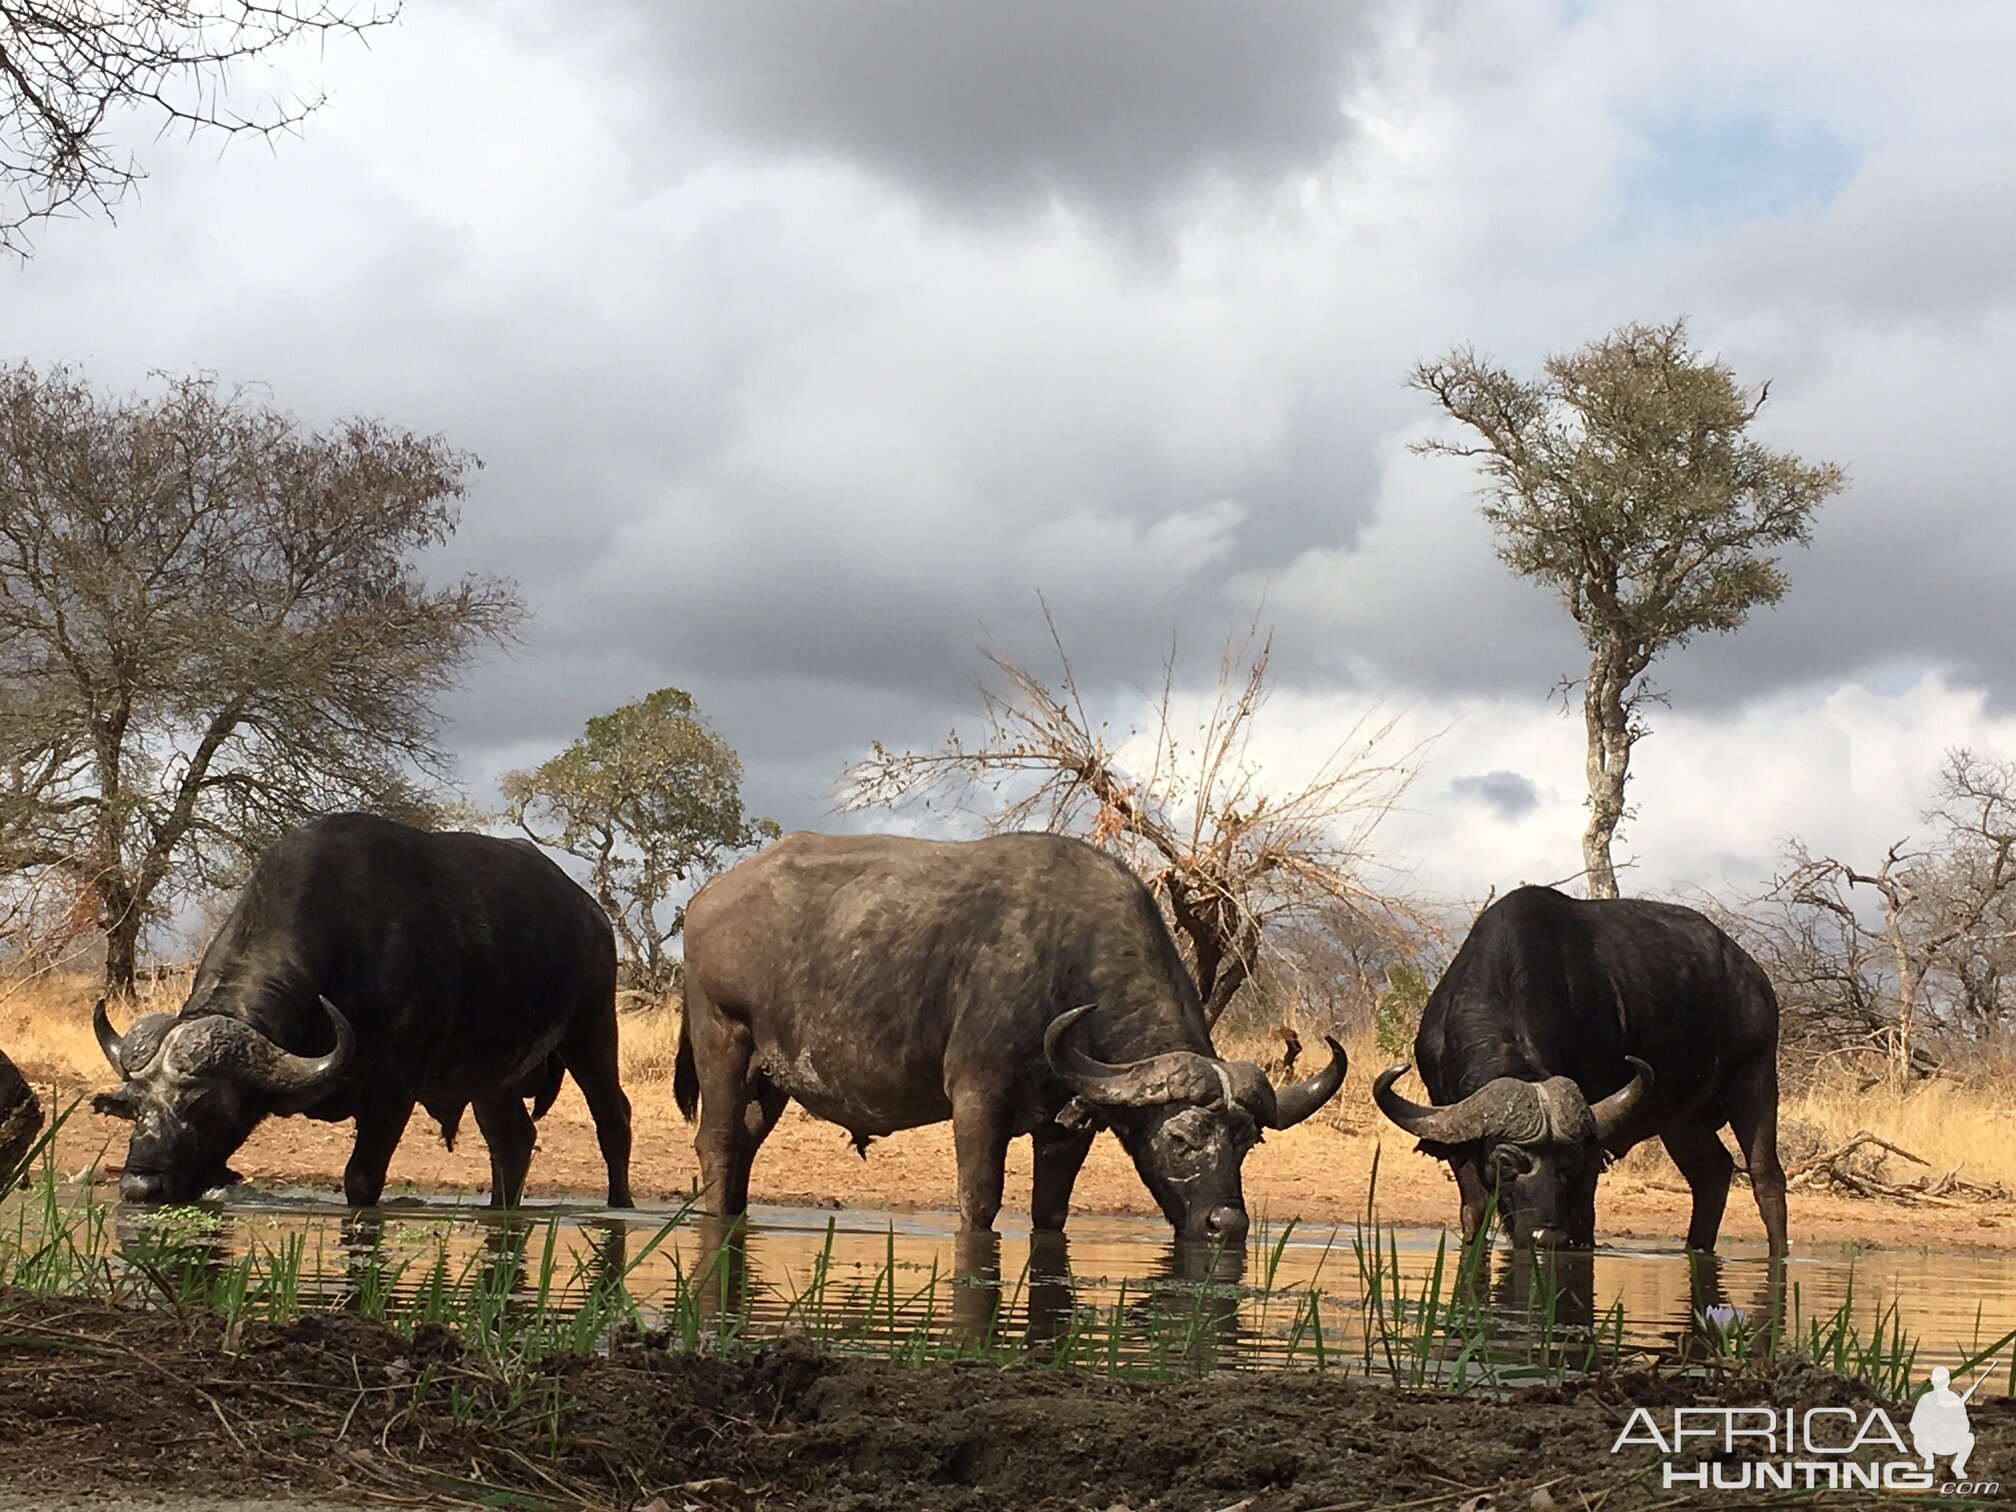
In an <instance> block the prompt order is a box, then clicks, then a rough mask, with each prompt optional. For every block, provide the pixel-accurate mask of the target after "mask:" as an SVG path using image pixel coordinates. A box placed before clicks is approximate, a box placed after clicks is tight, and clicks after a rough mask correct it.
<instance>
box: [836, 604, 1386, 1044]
mask: <svg viewBox="0 0 2016 1512" xmlns="http://www.w3.org/2000/svg"><path fill="white" fill-rule="evenodd" d="M1051 641H1052V644H1053V646H1054V647H1055V649H1056V652H1057V659H1058V663H1059V666H1060V669H1061V671H1060V677H1059V680H1058V683H1057V685H1056V686H1055V687H1052V686H1051V685H1050V684H1049V683H1047V682H1045V681H1044V680H1043V679H1042V678H1041V677H1039V676H1037V675H1036V674H1035V673H1034V672H1032V671H1030V670H1029V669H1027V668H1026V667H1024V666H1022V665H1021V664H1020V663H1018V662H1015V661H1013V660H1011V659H1010V658H1009V657H1008V656H1006V655H1005V654H1003V653H1002V652H1000V651H998V650H989V651H987V652H986V655H987V658H988V660H989V662H990V663H992V665H993V667H994V670H995V673H996V674H997V676H998V679H999V681H998V682H997V683H993V684H990V683H988V682H985V681H983V682H981V683H979V684H978V685H977V687H978V692H979V695H980V701H981V708H982V729H981V732H980V734H979V736H978V738H977V739H974V740H972V741H967V740H965V739H962V738H961V737H960V735H959V734H958V732H957V731H956V730H955V731H954V732H953V733H952V734H951V735H950V736H949V737H948V738H947V740H946V742H945V744H944V745H943V746H941V747H939V748H938V749H936V750H931V751H891V750H888V749H886V748H885V747H883V745H882V744H881V743H880V742H879V741H878V742H877V743H876V744H875V745H874V747H873V749H872V753H871V754H870V755H869V756H868V757H867V758H866V759H865V760H862V761H859V762H857V763H855V764H854V765H853V766H851V767H849V768H848V769H847V771H846V772H845V774H844V775H843V776H842V778H841V796H840V802H841V806H842V807H843V808H845V809H850V810H860V809H866V808H871V807H877V806H901V805H905V804H909V803H925V804H929V803H933V802H938V801H941V800H950V801H951V802H952V803H954V804H956V805H958V806H960V807H962V808H970V807H972V806H974V805H975V804H976V803H977V804H978V805H980V806H981V807H983V808H984V810H985V812H984V814H983V818H984V821H985V823H986V825H987V827H988V828H989V829H990V830H994V831H1001V830H1013V829H1025V828H1029V827H1031V826H1037V827H1042V828H1045V829H1049V830H1053V831H1058V832H1062V833H1071V834H1078V835H1081V836H1083V837H1084V838H1086V839H1088V840H1091V841H1093V842H1094V843H1095V844H1098V845H1102V846H1104V847H1106V848H1107V849H1109V850H1112V851H1114V852H1115V853H1116V854H1118V855H1119V856H1120V857H1121V858H1122V859H1123V860H1125V861H1126V862H1127V863H1128V865H1129V866H1131V867H1132V868H1133V869H1134V871H1135V872H1137V873H1138V874H1139V875H1140V876H1141V877H1142V878H1143V879H1144V880H1146V881H1147V882H1148V883H1149V885H1150V886H1151V887H1152V888H1154V890H1155V892H1156V894H1157V896H1158V898H1159V900H1160V902H1161V903H1162V906H1163V908H1164V911H1165V913H1166V915H1167V916H1168V919H1169V921H1170V923H1171V925H1172V926H1173V929H1174V933H1175V936H1176V939H1177V942H1178V944H1179V946H1180V947H1181V948H1182V951H1183V954H1184V958H1185V964H1186V965H1187V966H1188V967H1189V968H1190V971H1191V974H1192V976H1193V977H1194V979H1195V981H1196V983H1197V990H1198V995H1199V996H1200V997H1201V998H1202V999H1203V1002H1204V1015H1205V1019H1206V1022H1207V1023H1209V1024H1213V1025H1215V1024H1216V1023H1217V1022H1218V1019H1219V1017H1220V1016H1221V1015H1222V1014H1223V1013H1224V1012H1225V1010H1226V1008H1227V1007H1228V1006H1229V1005H1230V1004H1231V1002H1232V1000H1233V997H1234V995H1235V994H1236V993H1237V992H1238V991H1239V989H1240V988H1241V987H1242V986H1243V985H1244V984H1245V983H1246V982H1247V981H1248V980H1249V979H1250V978H1251V977H1252V976H1253V974H1254V972H1255V971H1256V970H1257V969H1258V967H1259V964H1260V960H1261V947H1262V941H1263V937H1264V936H1265V935H1266V932H1267V930H1268V929H1269V927H1270V926H1272V925H1274V924H1276V923H1278V922H1281V921H1284V920H1287V919H1291V918H1294V917H1297V916H1306V915H1308V914H1310V913H1312V912H1313V911H1315V910H1316V909H1318V908H1320V907H1321V906H1323V905H1326V904H1329V905H1336V906H1341V907H1342V908H1344V909H1346V910H1348V911H1349V912H1350V913H1351V914H1352V916H1353V917H1355V918H1357V919H1359V920H1360V921H1362V922H1363V923H1365V924H1366V925H1368V926H1371V927H1375V928H1380V929H1384V930H1387V931H1389V932H1391V933H1396V934H1397V933H1399V932H1400V931H1401V930H1402V929H1403V928H1404V927H1405V926H1406V925H1407V924H1409V923H1411V922H1412V920H1411V915H1410V911H1409V909H1408V907H1407V905H1406V903H1405V902H1404V900H1402V899H1399V898H1398V897H1396V896H1394V895H1392V894H1390V893H1387V892H1382V891H1380V890H1379V889H1377V888H1375V887H1373V886H1372V885H1370V883H1369V882H1368V880H1367V873H1368V871H1369V869H1370V866H1371V858H1370V842H1371V839H1372V834H1373V831H1374V830H1375V829H1377V827H1378V825H1379V823H1380V821H1381V820H1382V819H1384V818H1385V816H1386V815H1387V813H1389V812H1390V811H1391V810H1392V808H1393V806H1394V804H1396V803H1397V802H1398V801H1399V799H1400V797H1401V795H1402V794H1403V793H1404V792H1405V791H1406V789H1407V787H1408V785H1409V784H1410V783H1411V782H1412V781H1413V779H1414V776H1415V774H1416V772H1417V771H1418V770H1419V751H1418V749H1416V750H1407V751H1402V752H1396V753H1393V754H1390V755H1389V754H1387V750H1388V748H1389V747H1390V745H1391V737H1392V734H1393V724H1392V723H1391V722H1390V721H1389V722H1386V723H1378V722H1373V721H1361V722H1360V723H1359V724H1358V725H1357V726H1355V727H1354V728H1353V729H1352V730H1351V732H1350V733H1349V734H1348V735H1347V736H1346V737H1345V739H1344V741H1343V742H1342V743H1341V744H1340V745H1339V746H1338V747H1337V748H1336V749H1335V750H1334V751H1333V752H1332V754H1331V756H1330V757H1329V759H1328V760H1326V761H1325V762H1324V763H1323V765H1322V766H1321V767H1320V768H1319V769H1318V771H1317V772H1316V774H1315V776H1314V777H1312V778H1311V779H1310V780H1309V781H1308V782H1307V783H1305V784H1304V785H1303V786H1302V787H1300V788H1298V789H1296V790H1294V791H1292V792H1289V793H1285V794H1278V793H1269V792H1267V791H1265V790H1264V789H1263V788H1262V786H1261V782H1260V772H1259V767H1258V765H1257V763H1256V762H1255V761H1254V760H1253V758H1252V753H1251V743H1252V739H1253V735H1254V729H1255V723H1256V721H1257V720H1258V718H1259V715H1260V712H1261V710H1262V708H1263V707H1264V705H1265V703H1266V697H1267V658H1268V653H1269V649H1270V647H1269V644H1268V642H1267V641H1265V640H1262V641H1261V642H1260V644H1259V645H1258V647H1257V648H1256V647H1255V646H1254V644H1253V641H1254V637H1253V635H1252V634H1251V633H1250V632H1249V634H1248V635H1247V636H1246V638H1245V639H1243V640H1236V641H1234V642H1232V643H1230V644H1228V645H1227V647H1226V651H1225V655H1224V658H1223V660H1222V662H1221V664H1220V675H1219V681H1218V688H1217V695H1216V698H1215V700H1214V701H1213V703H1212V705H1211V707H1210V708H1209V710H1208V712H1206V713H1205V715H1204V716H1203V718H1202V720H1201V721H1200V722H1199V723H1198V724H1196V725H1194V726H1193V725H1191V724H1190V723H1189V722H1188V721H1186V720H1184V719H1183V718H1182V717H1181V715H1180V714H1179V712H1178V710H1177V707H1176V698H1175V693H1176V690H1175V662H1174V659H1173V657H1172V658H1171V660H1170V661H1169V662H1168V663H1167V664H1166V665H1165V667H1164V677H1163V684H1162V693H1161V697H1160V700H1159V702H1158V704H1157V706H1156V710H1155V729H1154V732H1153V734H1152V735H1151V736H1149V737H1148V740H1147V742H1146V746H1145V749H1141V750H1140V752H1139V755H1140V760H1139V761H1138V762H1133V761H1128V760H1124V759H1123V756H1122V753H1121V752H1120V751H1118V750H1115V749H1114V748H1112V747H1110V746H1109V745H1108V744H1107V742H1106V736H1105V731H1106V728H1107V726H1106V724H1105V723H1104V722H1102V721H1098V720H1095V718H1094V717H1093V716H1092V714H1091V713H1090V712H1089V711H1088V709H1087V707H1086V704H1085V699H1084V697H1083V695H1082V694H1081V692H1080V690H1079V687H1078V683H1077V678H1076V676H1075V674H1074V673H1073V671H1072V667H1071V660H1070V657H1069V656H1068V655H1066V653H1065V651H1064V647H1063V644H1062V642H1061V641H1060V640H1059V639H1058V637H1057V631H1056V627H1055V625H1054V624H1052V626H1051Z"/></svg>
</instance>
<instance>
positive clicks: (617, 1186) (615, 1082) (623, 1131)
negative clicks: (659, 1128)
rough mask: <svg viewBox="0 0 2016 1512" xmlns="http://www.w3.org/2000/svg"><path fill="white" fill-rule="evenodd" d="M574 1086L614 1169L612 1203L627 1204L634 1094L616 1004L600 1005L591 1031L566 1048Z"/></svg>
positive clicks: (607, 1165) (563, 1048) (608, 1165)
mask: <svg viewBox="0 0 2016 1512" xmlns="http://www.w3.org/2000/svg"><path fill="white" fill-rule="evenodd" d="M560 1058H561V1060H562V1061H563V1062H565V1064H566V1066H567V1071H568V1074H569V1075H571V1076H572V1077H573V1078H574V1085H575V1086H577V1087H579V1088H580V1089H581V1095H582V1096H583V1097H585V1098H586V1099H587V1100H588V1112H589V1113H590V1114H591V1115H592V1116H593V1117H594V1119H595V1141H596V1143H598V1144H599V1145H601V1146H602V1165H603V1167H604V1168H605V1169H606V1170H607V1171H608V1173H609V1206H611V1207H613V1208H627V1207H632V1206H634V1205H635V1204H634V1203H633V1202H632V1201H631V1198H630V1099H629V1098H628V1097H627V1096H626V1095H625V1094H624V1091H623V1082H622V1080H621V1078H620V1077H619V1076H618V1075H617V1071H616V1009H615V1006H614V1004H613V1003H612V1004H610V1005H609V1006H608V1007H607V1008H606V1009H598V1011H597V1013H596V1015H595V1018H594V1021H593V1022H592V1024H591V1026H590V1027H589V1028H588V1029H587V1030H586V1031H585V1032H580V1033H577V1034H575V1035H572V1036H570V1037H569V1038H568V1040H567V1042H566V1043H565V1044H563V1045H562V1046H561V1047H560Z"/></svg>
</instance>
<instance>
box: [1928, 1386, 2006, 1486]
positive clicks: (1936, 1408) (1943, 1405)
mask: <svg viewBox="0 0 2016 1512" xmlns="http://www.w3.org/2000/svg"><path fill="white" fill-rule="evenodd" d="M1987 1379H1988V1376H1987V1373H1986V1372H1985V1371H1984V1372H1983V1373H1982V1374H1981V1375H1978V1376H1976V1377H1975V1378H1974V1384H1973V1385H1972V1386H1969V1387H1968V1388H1967V1393H1966V1396H1962V1395H1961V1394H1960V1393H1958V1392H1956V1391H1955V1390H1954V1389H1953V1384H1952V1383H1953V1374H1952V1372H1951V1371H1949V1370H1947V1368H1946V1367H1945V1366H1944V1365H1941V1366H1939V1367H1938V1368H1936V1369H1935V1370H1934V1371H1933V1372H1932V1385H1931V1386H1930V1388H1929V1389H1927V1391H1926V1392H1925V1394H1924V1395H1923V1396H1921V1397H1920V1398H1918V1405H1917V1406H1916V1407H1913V1408H1912V1409H1911V1447H1912V1448H1913V1449H1916V1450H1917V1451H1918V1452H1919V1453H1920V1454H1921V1455H1923V1456H1924V1457H1925V1468H1926V1469H1927V1470H1930V1469H1931V1468H1932V1461H1933V1460H1935V1459H1945V1458H1947V1457H1949V1456H1950V1457H1951V1458H1952V1461H1953V1479H1955V1480H1956V1481H1964V1480H1965V1479H1967V1456H1968V1455H1970V1454H1972V1453H1973V1452H1974V1433H1973V1430H1972V1429H1970V1428H1969V1427H1968V1426H1967V1398H1968V1397H1971V1396H1972V1395H1974V1393H1975V1392H1976V1391H1977V1390H1978V1389H1979V1388H1980V1385H1981V1383H1982V1382H1983V1381H1985V1380H1987Z"/></svg>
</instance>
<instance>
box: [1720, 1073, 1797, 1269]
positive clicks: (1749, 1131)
mask: <svg viewBox="0 0 2016 1512" xmlns="http://www.w3.org/2000/svg"><path fill="white" fill-rule="evenodd" d="M1726 1102H1727V1105H1728V1107H1729V1109H1730V1113H1729V1127H1730V1129H1731V1130H1732V1131H1733V1132H1734V1133H1735V1135H1736V1143H1737V1145H1738V1147H1739V1148H1741V1150H1742V1151H1743V1167H1744V1169H1745V1170H1747V1171H1748V1172H1749V1173H1750V1190H1751V1192H1752V1194H1753V1195H1755V1197H1756V1198H1757V1212H1758V1214H1759V1216H1761V1217H1762V1218H1763V1220H1764V1235H1765V1238H1766V1239H1767V1241H1768V1242H1769V1244H1770V1246H1771V1253H1772V1254H1774V1255H1782V1254H1784V1253H1785V1167H1784V1166H1783V1165H1781V1164H1779V1161H1778V1067H1777V1064H1776V1063H1775V1062H1774V1061H1771V1060H1760V1061H1757V1062H1755V1063H1754V1064H1753V1065H1751V1066H1750V1067H1749V1068H1748V1069H1746V1070H1744V1071H1742V1072H1740V1073H1739V1074H1738V1075H1737V1076H1735V1077H1734V1078H1732V1079H1731V1083H1730V1089H1729V1095H1728V1097H1727V1098H1726Z"/></svg>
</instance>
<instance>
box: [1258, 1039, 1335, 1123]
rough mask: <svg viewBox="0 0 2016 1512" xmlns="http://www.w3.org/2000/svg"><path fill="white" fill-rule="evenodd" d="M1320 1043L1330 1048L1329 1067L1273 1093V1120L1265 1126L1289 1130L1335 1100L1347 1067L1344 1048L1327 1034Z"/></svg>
mask: <svg viewBox="0 0 2016 1512" xmlns="http://www.w3.org/2000/svg"><path fill="white" fill-rule="evenodd" d="M1323 1043H1324V1044H1326V1045H1328V1046H1329V1047H1330V1064H1329V1065H1327V1066H1325V1067H1324V1068H1323V1069H1322V1070H1321V1071H1318V1072H1317V1073H1316V1074H1315V1075H1313V1076H1305V1077H1303V1078H1302V1080H1300V1081H1298V1082H1291V1083H1289V1085H1287V1086H1285V1087H1276V1088H1275V1089H1274V1116H1273V1118H1272V1119H1271V1120H1269V1122H1268V1127H1269V1128H1272V1129H1289V1128H1293V1127H1294V1126H1295V1125H1296V1124H1298V1123H1300V1122H1302V1120H1303V1119H1305V1118H1307V1117H1308V1116H1309V1115H1310V1114H1311V1113H1314V1112H1315V1111H1316V1110H1317V1109H1318V1108H1320V1107H1322V1106H1323V1104H1325V1103H1326V1102H1328V1101H1330V1099H1331V1098H1333V1097H1335V1096H1336V1095H1337V1089H1338V1088H1339V1087H1341V1086H1343V1085H1344V1068H1345V1066H1346V1064H1347V1061H1346V1059H1345V1055H1344V1047H1343V1046H1342V1045H1340V1044H1338V1043H1337V1041H1335V1040H1334V1039H1332V1038H1331V1037H1330V1036H1329V1035H1327V1034H1326V1035H1324V1036H1323Z"/></svg>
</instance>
